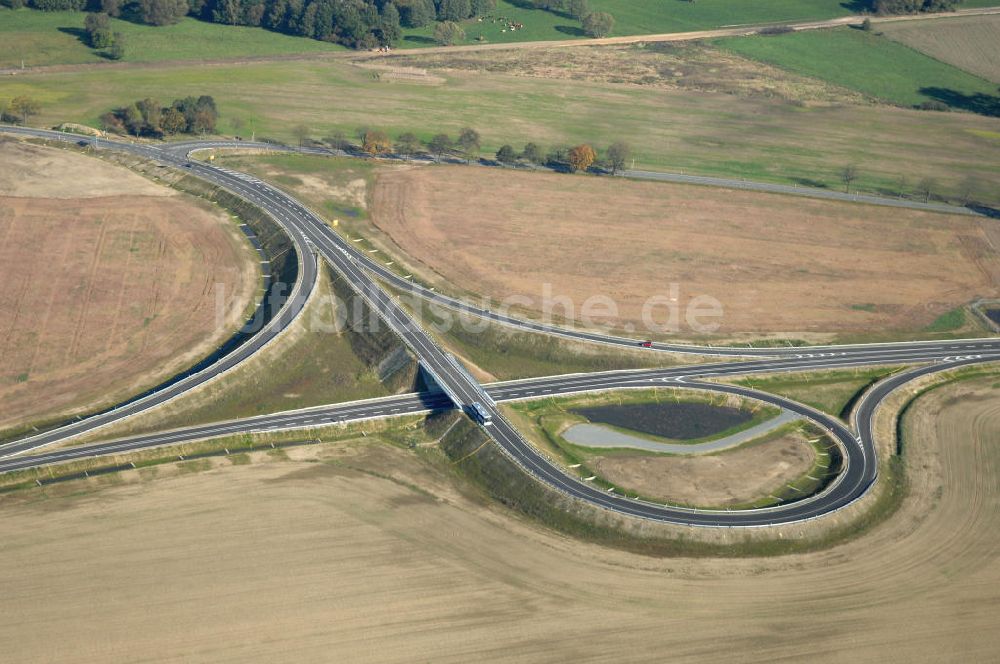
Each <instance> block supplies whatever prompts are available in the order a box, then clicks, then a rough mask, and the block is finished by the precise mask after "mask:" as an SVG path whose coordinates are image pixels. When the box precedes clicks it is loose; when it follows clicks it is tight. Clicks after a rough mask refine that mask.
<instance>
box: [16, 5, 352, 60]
mask: <svg viewBox="0 0 1000 664" xmlns="http://www.w3.org/2000/svg"><path fill="white" fill-rule="evenodd" d="M85 16H86V14H84V13H83V12H42V11H35V10H32V9H20V10H17V11H13V10H10V9H7V8H0V68H3V67H20V66H21V61H22V60H24V65H25V66H26V67H31V66H38V65H53V64H87V63H96V62H107V59H106V58H105V57H104V55H102V53H101V52H100V51H97V50H94V49H92V48H90V47H89V46H87V44H86V43H84V41H83V39H82V36H83V19H84V17H85ZM112 24H113V28H114V30H115V31H116V32H121V33H122V34H123V35H125V43H126V57H125V60H126V61H127V62H160V61H164V60H213V59H220V58H241V57H264V56H280V55H298V54H308V53H330V52H337V51H343V50H344V48H343V47H341V46H337V45H335V44H328V43H326V42H320V41H316V40H314V39H302V38H301V37H292V36H290V35H282V34H278V33H276V32H269V31H267V30H263V29H261V28H246V27H240V26H229V25H216V24H213V23H205V22H203V21H196V20H195V19H193V18H186V19H184V20H183V21H181V22H180V23H178V24H177V25H169V26H163V27H153V26H149V25H137V24H135V23H129V22H128V21H120V20H117V19H113V20H112Z"/></svg>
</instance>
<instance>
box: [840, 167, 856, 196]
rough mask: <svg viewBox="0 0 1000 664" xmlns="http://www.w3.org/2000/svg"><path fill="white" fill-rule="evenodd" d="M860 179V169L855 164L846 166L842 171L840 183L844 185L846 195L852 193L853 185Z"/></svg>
mask: <svg viewBox="0 0 1000 664" xmlns="http://www.w3.org/2000/svg"><path fill="white" fill-rule="evenodd" d="M857 179H858V167H857V166H854V165H853V164H852V165H850V166H844V168H843V169H842V170H841V171H840V181H841V182H843V183H844V193H847V194H849V193H851V185H852V184H853V183H854V181H855V180H857Z"/></svg>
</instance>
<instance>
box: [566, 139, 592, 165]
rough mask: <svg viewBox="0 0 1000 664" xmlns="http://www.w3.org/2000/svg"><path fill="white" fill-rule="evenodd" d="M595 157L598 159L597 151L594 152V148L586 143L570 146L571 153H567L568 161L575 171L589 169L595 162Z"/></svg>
mask: <svg viewBox="0 0 1000 664" xmlns="http://www.w3.org/2000/svg"><path fill="white" fill-rule="evenodd" d="M595 159H597V153H596V152H594V148H592V147H590V146H589V145H587V144H586V143H583V144H581V145H577V146H576V147H572V148H570V150H569V153H568V154H567V155H566V161H567V162H568V163H569V167H570V168H571V169H573V170H574V171H585V170H587V169H588V168H590V166H591V164H593V163H594V160H595Z"/></svg>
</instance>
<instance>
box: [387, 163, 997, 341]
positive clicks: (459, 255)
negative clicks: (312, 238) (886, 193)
mask: <svg viewBox="0 0 1000 664" xmlns="http://www.w3.org/2000/svg"><path fill="white" fill-rule="evenodd" d="M471 209H474V210H475V215H471V216H470V210H471ZM371 214H372V218H373V221H374V223H375V224H376V225H377V226H378V227H379V228H380V229H381V230H382V231H384V232H385V233H386V234H387V235H388V236H390V237H391V239H392V240H393V241H394V242H395V243H396V244H397V245H398V248H399V249H400V250H401V251H402V253H404V254H406V255H407V256H409V257H410V259H411V260H413V261H416V262H419V263H420V264H422V265H423V266H424V268H425V271H427V272H433V273H436V274H437V275H440V277H441V279H439V281H443V282H445V283H447V284H450V285H451V288H452V289H455V290H457V289H459V288H461V289H462V290H464V291H469V292H473V293H478V294H482V295H485V296H488V297H490V298H492V299H493V301H494V302H495V303H496V302H501V301H505V300H506V299H507V298H511V297H514V296H517V297H519V298H528V301H529V302H530V305H529V306H526V307H524V308H526V309H528V310H531V311H534V312H539V311H541V310H543V308H544V305H543V302H546V301H548V302H549V303H550V305H551V306H550V309H551V310H552V313H553V317H554V318H556V319H558V318H559V317H561V316H563V315H566V316H567V317H569V318H576V319H579V318H580V315H579V314H580V312H581V310H582V307H583V304H584V302H585V301H586V300H587V299H588V298H590V297H592V296H605V297H608V298H611V300H613V301H614V303H615V304H616V306H617V310H618V311H617V315H611V314H609V313H605V312H606V309H603V308H598V309H595V310H594V311H595V312H597V313H604V314H605V315H594V316H591V318H592V319H593V321H594V322H595V323H599V324H603V323H607V324H610V325H613V326H615V327H619V328H622V327H624V328H625V329H628V328H627V326H628V325H634V326H638V328H639V329H644V328H645V325H643V320H642V319H643V307H644V304H645V303H646V302H647V300H648V298H651V297H653V296H659V297H660V298H661V300H660V301H659V302H658V303H654V304H655V305H656V306H655V307H654V308H653V309H652V310H651V311H652V316H651V318H652V319H653V321H654V322H655V323H656V324H657V325H658V326H660V327H667V328H669V327H671V325H670V323H671V321H670V320H669V319H668V313H669V310H670V308H671V300H672V299H673V298H675V297H676V298H677V302H676V306H677V308H678V309H679V312H678V313H679V315H678V320H677V321H676V323H677V325H676V327H677V328H679V331H680V333H681V334H682V335H684V336H698V335H697V330H692V326H690V324H689V321H687V320H686V317H685V312H686V307H687V306H688V305H689V303H691V302H692V300H693V299H694V298H695V297H697V296H708V297H711V298H715V299H717V300H718V301H719V302H720V303H721V305H722V308H723V316H722V317H721V319H703V321H704V322H706V323H715V322H718V323H719V328H718V330H717V332H716V333H715V336H716V337H727V338H733V337H740V336H741V335H754V336H760V335H765V334H782V335H797V336H800V337H802V338H807V339H811V340H822V339H829V338H831V337H832V336H835V335H846V336H850V335H858V334H865V333H867V332H869V331H871V330H876V329H879V330H887V331H890V332H913V331H919V330H921V329H922V328H924V327H925V326H927V325H929V324H931V323H932V322H933V321H934V320H935V319H936V318H937V316H939V315H940V314H942V313H944V312H947V311H951V310H953V309H954V308H955V307H957V306H960V305H962V304H964V303H966V302H968V301H969V300H971V299H973V298H974V297H976V296H980V297H991V296H995V295H996V294H997V292H998V291H1000V258H998V254H997V247H1000V233H998V231H996V229H995V228H994V227H993V226H995V224H993V222H990V221H988V220H979V219H972V218H965V217H958V216H947V215H940V214H933V213H927V212H917V211H912V210H894V209H887V208H879V207H874V206H864V205H855V204H847V203H837V202H830V201H820V200H814V199H806V198H798V197H790V196H777V195H771V194H761V193H754V192H740V191H731V190H722V189H716V188H708V187H696V186H684V185H673V184H664V183H650V182H631V181H621V180H611V179H609V178H604V179H601V178H597V177H583V176H580V177H569V176H564V175H555V174H539V173H519V172H512V171H500V170H486V169H476V168H464V167H459V166H455V167H451V166H447V167H444V166H435V167H414V168H410V169H405V170H404V169H393V170H390V171H386V172H383V173H380V175H379V176H378V178H377V183H376V188H375V193H374V207H373V210H372V213H371ZM990 224H993V226H990ZM568 238H572V240H571V241H568ZM673 284H676V290H672V285H673ZM545 285H549V288H548V291H546V286H545ZM559 297H565V298H569V300H570V301H571V303H572V311H569V310H567V308H566V307H564V306H561V305H559V304H558V303H557V302H556V299H557V298H559ZM517 304H519V305H523V304H524V303H523V302H519V303H517Z"/></svg>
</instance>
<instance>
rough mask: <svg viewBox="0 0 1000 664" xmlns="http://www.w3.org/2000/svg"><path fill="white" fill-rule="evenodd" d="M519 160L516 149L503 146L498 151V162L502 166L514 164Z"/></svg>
mask: <svg viewBox="0 0 1000 664" xmlns="http://www.w3.org/2000/svg"><path fill="white" fill-rule="evenodd" d="M516 160H517V153H515V152H514V148H513V147H511V146H509V145H504V146H502V147H501V148H500V149H499V150H497V161H499V162H500V163H501V164H513V163H514V162H515V161H516Z"/></svg>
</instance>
